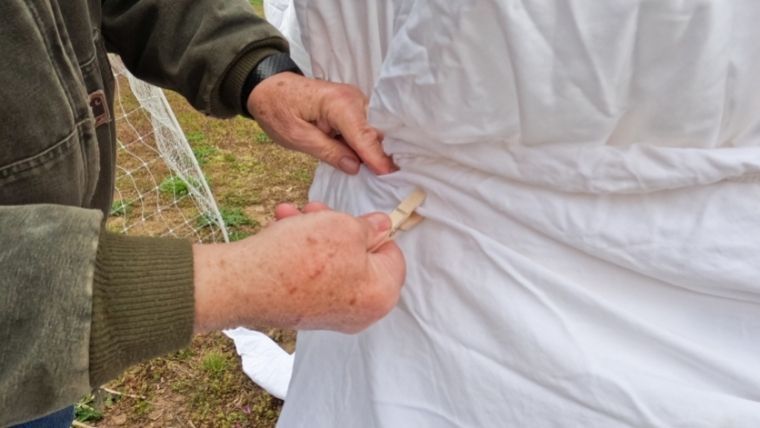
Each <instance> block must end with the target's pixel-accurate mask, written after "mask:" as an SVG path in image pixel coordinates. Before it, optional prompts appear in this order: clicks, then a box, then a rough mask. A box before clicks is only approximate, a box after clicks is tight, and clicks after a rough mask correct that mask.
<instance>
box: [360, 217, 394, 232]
mask: <svg viewBox="0 0 760 428" xmlns="http://www.w3.org/2000/svg"><path fill="white" fill-rule="evenodd" d="M366 218H367V221H368V222H369V224H371V225H372V227H374V228H375V230H376V231H377V232H387V231H389V230H391V219H390V217H388V216H387V215H386V214H382V213H373V214H369V215H368V216H367V217H366Z"/></svg>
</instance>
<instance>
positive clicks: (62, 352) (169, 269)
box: [0, 205, 194, 426]
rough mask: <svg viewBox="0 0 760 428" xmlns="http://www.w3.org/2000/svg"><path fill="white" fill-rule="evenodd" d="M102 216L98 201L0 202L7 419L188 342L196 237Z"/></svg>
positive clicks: (2, 381) (44, 409) (68, 397)
mask: <svg viewBox="0 0 760 428" xmlns="http://www.w3.org/2000/svg"><path fill="white" fill-rule="evenodd" d="M101 220H102V213H101V212H100V211H99V210H89V209H83V208H75V207H67V206H62V205H23V206H0V231H2V240H3V246H2V248H0V272H2V275H0V315H1V316H0V343H2V349H3V350H2V352H0V426H6V425H8V424H15V423H20V422H25V421H28V420H30V419H34V418H37V417H40V416H43V415H46V414H49V413H52V412H54V411H56V410H59V409H62V408H64V407H66V406H69V405H71V404H72V403H75V402H76V401H78V400H79V399H80V398H81V397H82V396H83V395H85V394H86V393H87V392H88V391H89V390H90V388H91V387H96V386H98V385H100V384H102V383H104V382H106V381H108V380H110V379H112V378H113V377H115V376H117V375H118V374H119V373H120V372H122V371H123V370H124V369H126V368H127V367H129V366H130V365H132V364H135V363H138V362H140V361H142V360H145V359H147V358H151V357H155V356H158V355H161V354H164V353H166V352H170V351H174V350H177V349H180V348H182V347H184V346H187V345H188V344H189V342H190V338H191V335H192V331H193V317H194V299H193V257H192V247H191V244H190V243H189V242H188V241H184V240H177V239H167V238H143V237H128V236H121V235H115V234H111V233H107V232H104V231H103V230H102V229H101Z"/></svg>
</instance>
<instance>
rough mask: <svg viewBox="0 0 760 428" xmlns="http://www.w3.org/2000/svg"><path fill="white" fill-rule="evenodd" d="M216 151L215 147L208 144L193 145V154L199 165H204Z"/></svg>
mask: <svg viewBox="0 0 760 428" xmlns="http://www.w3.org/2000/svg"><path fill="white" fill-rule="evenodd" d="M218 151H219V150H218V149H217V148H216V147H214V146H209V145H208V144H199V145H196V146H194V147H193V155H195V159H196V160H197V161H198V165H200V166H203V165H205V164H206V163H207V162H208V160H209V159H210V158H211V157H212V156H214V155H216V153H217V152H218Z"/></svg>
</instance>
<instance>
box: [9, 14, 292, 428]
mask: <svg viewBox="0 0 760 428" xmlns="http://www.w3.org/2000/svg"><path fill="white" fill-rule="evenodd" d="M0 17H1V18H0V54H2V58H3V60H2V61H0V243H1V244H0V426H5V425H8V424H12V423H18V422H22V421H26V420H29V419H33V418H36V417H39V416H42V415H45V414H48V413H51V412H53V411H56V410H58V409H61V408H63V407H65V406H67V405H70V404H72V403H74V402H76V401H77V400H78V399H79V398H80V397H81V396H82V395H84V394H86V393H87V392H88V391H89V390H90V389H91V388H92V387H96V386H98V385H99V384H101V383H102V382H104V381H107V380H109V379H110V378H112V377H114V376H116V375H117V374H118V373H119V372H120V371H122V370H123V369H124V368H126V367H127V366H128V365H130V364H134V363H136V362H138V361H140V360H142V359H145V358H149V357H152V356H155V355H158V354H160V353H163V352H169V351H172V350H175V349H178V348H180V347H182V346H184V345H186V344H187V343H188V342H189V340H190V336H191V334H192V327H193V313H194V312H193V311H194V300H193V291H192V290H193V288H192V278H193V277H192V273H193V272H192V268H193V266H192V251H191V247H190V244H189V243H186V242H184V241H177V240H168V239H158V238H127V237H120V236H116V235H111V234H108V233H105V232H102V231H101V230H102V224H103V222H104V216H105V215H107V212H108V209H109V207H110V204H111V198H112V192H113V185H114V162H115V127H114V123H113V117H112V115H111V112H112V111H113V108H112V107H113V94H114V81H113V77H112V74H111V70H110V67H109V64H108V59H107V57H106V51H107V50H108V51H111V52H114V53H117V54H119V55H121V57H122V59H123V61H124V63H125V64H126V65H127V67H128V68H129V69H130V71H131V72H132V73H134V74H135V75H136V76H137V77H139V78H141V79H144V80H146V81H149V82H152V83H154V84H157V85H160V86H163V87H166V88H170V89H173V90H176V91H178V92H180V93H181V94H183V95H184V96H185V97H186V98H187V99H188V100H189V101H190V103H191V104H192V105H193V106H195V107H196V108H197V109H199V110H201V111H203V112H205V113H206V114H209V115H214V116H219V117H228V116H233V115H235V114H239V113H241V111H240V110H241V105H240V99H241V98H240V95H241V94H240V92H241V90H242V87H243V84H244V81H245V78H246V77H247V76H248V74H249V73H250V71H251V70H252V69H253V67H254V66H255V65H256V63H258V61H260V60H261V59H263V58H264V57H266V56H267V55H269V54H272V53H276V52H281V51H286V50H287V45H286V43H285V41H284V40H283V39H282V37H281V36H280V35H279V33H278V32H277V31H276V30H275V29H274V28H272V27H271V26H269V25H268V24H266V22H264V21H263V20H261V19H260V18H258V17H256V16H255V15H254V14H253V13H252V10H251V8H250V5H249V4H248V3H247V1H246V0H131V1H130V0H60V1H56V0H2V1H0Z"/></svg>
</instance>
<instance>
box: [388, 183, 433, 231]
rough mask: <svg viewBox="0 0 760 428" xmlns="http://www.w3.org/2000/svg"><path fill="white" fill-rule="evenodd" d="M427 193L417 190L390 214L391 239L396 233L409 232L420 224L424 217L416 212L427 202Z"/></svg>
mask: <svg viewBox="0 0 760 428" xmlns="http://www.w3.org/2000/svg"><path fill="white" fill-rule="evenodd" d="M425 196H426V195H425V192H423V191H422V190H420V189H415V190H414V192H412V193H411V194H410V195H409V196H407V197H406V199H404V200H403V201H401V203H400V204H399V205H398V206H397V207H396V209H394V210H393V212H391V213H390V217H391V235H390V236H391V238H393V235H395V234H396V232H398V231H399V230H400V231H407V230H409V229H411V228H413V227H414V226H416V225H417V224H418V223H419V222H421V221H422V220H423V219H424V217H422V216H421V215H419V214H417V212H415V210H416V209H417V208H419V206H420V205H422V203H423V202H425Z"/></svg>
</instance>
